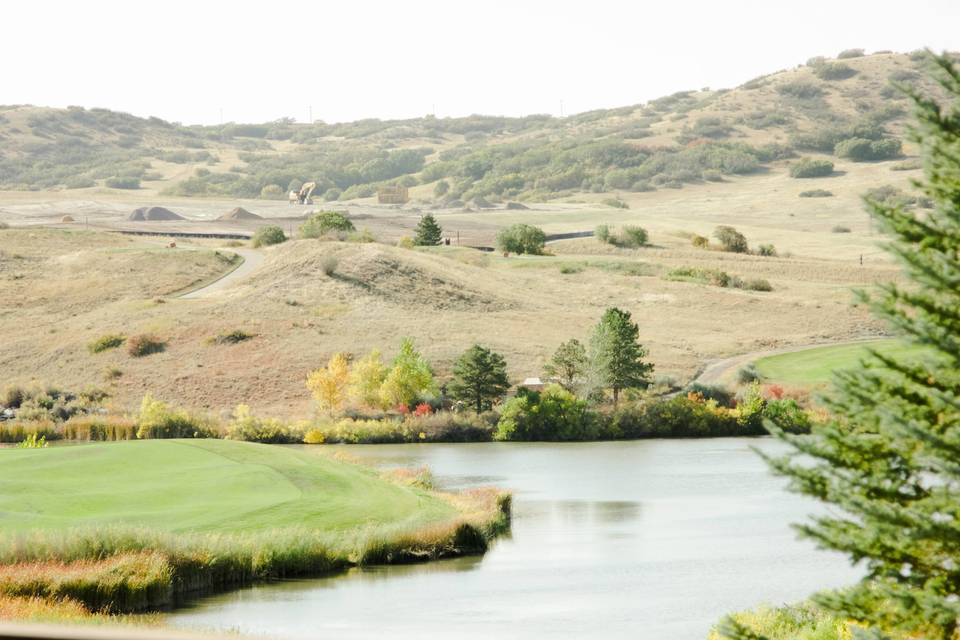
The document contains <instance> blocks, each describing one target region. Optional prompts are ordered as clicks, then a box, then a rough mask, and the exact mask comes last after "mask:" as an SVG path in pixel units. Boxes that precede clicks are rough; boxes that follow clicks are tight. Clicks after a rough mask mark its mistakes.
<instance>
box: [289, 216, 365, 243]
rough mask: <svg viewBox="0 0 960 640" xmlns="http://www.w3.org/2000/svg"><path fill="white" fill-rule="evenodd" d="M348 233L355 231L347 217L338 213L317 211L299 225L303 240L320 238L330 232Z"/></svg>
mask: <svg viewBox="0 0 960 640" xmlns="http://www.w3.org/2000/svg"><path fill="white" fill-rule="evenodd" d="M334 231H335V232H340V233H350V232H351V231H356V228H355V227H354V226H353V223H352V222H351V221H350V219H349V218H348V217H346V216H345V215H343V214H342V213H340V212H339V211H319V212H317V213H315V214H313V215H312V216H311V217H310V219H309V220H307V221H306V222H304V223H303V224H302V225H300V236H301V237H303V238H322V237H323V236H325V235H327V234H328V233H330V232H334Z"/></svg>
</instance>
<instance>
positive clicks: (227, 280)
mask: <svg viewBox="0 0 960 640" xmlns="http://www.w3.org/2000/svg"><path fill="white" fill-rule="evenodd" d="M230 251H232V252H233V253H235V254H237V255H238V256H240V257H241V258H243V262H241V263H240V266H238V267H237V268H236V269H234V270H233V271H230V272H229V273H226V274H224V275H223V276H222V277H221V278H219V279H217V280H214V281H213V282H211V283H210V284H208V285H206V286H203V287H200V288H199V289H194V290H193V291H190V292H188V293H185V294H183V295H182V296H179V297H180V298H184V299H194V298H208V297H210V296H212V295H214V294H216V293H219V292H220V291H223V290H224V289H227V288H229V287H232V286H233V285H235V284H236V283H237V282H240V281H242V280H245V279H246V278H247V276H249V275H250V274H251V273H253V272H254V271H256V270H257V268H259V267H260V265H261V264H263V254H262V253H260V252H259V251H255V250H254V249H230Z"/></svg>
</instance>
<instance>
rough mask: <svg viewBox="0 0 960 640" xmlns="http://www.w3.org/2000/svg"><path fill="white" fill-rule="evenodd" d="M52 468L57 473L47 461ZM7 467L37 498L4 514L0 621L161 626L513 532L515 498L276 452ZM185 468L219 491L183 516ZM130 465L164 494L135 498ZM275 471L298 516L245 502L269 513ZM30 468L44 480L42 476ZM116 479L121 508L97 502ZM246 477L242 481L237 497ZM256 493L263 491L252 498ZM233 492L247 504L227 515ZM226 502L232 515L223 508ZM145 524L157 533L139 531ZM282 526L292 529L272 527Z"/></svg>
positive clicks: (184, 444)
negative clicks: (78, 505) (218, 598)
mask: <svg viewBox="0 0 960 640" xmlns="http://www.w3.org/2000/svg"><path fill="white" fill-rule="evenodd" d="M132 449H136V451H132ZM183 451H187V452H188V453H186V454H184V453H183ZM50 454H54V455H53V457H55V458H57V459H56V460H48V461H47V462H46V463H44V462H43V461H42V460H39V461H38V460H37V457H38V456H47V457H49V456H50ZM141 454H146V455H141ZM0 456H3V457H4V469H0V475H4V476H10V477H9V478H7V479H8V480H10V479H11V478H12V477H16V476H17V474H19V475H20V478H21V482H22V483H23V486H24V487H29V488H28V489H24V490H23V491H19V492H18V495H17V496H16V497H13V496H9V495H8V496H6V497H4V498H3V500H4V502H5V503H13V504H5V505H4V506H3V510H4V511H16V508H17V505H19V506H20V508H22V509H24V512H22V513H20V515H21V516H23V517H18V518H15V519H11V520H8V521H7V522H6V523H0V619H17V620H19V621H58V620H60V621H69V622H82V621H90V622H103V621H114V622H117V621H119V622H124V621H127V622H131V623H136V624H151V623H152V622H153V619H152V618H151V617H150V615H149V612H155V611H159V610H162V609H166V608H170V607H172V606H176V605H179V604H182V603H183V602H184V601H185V600H186V599H188V598H190V597H192V596H195V595H198V594H202V593H213V592H218V591H225V590H229V589H232V588H237V587H240V586H244V585H248V584H251V583H253V582H257V581H263V580H276V579H284V578H294V577H320V576H324V575H331V574H335V573H338V572H341V571H344V570H346V569H348V568H351V567H363V566H368V565H377V564H404V563H416V562H425V561H429V560H436V559H441V558H451V557H456V556H462V555H470V554H481V553H484V552H485V551H486V550H487V549H488V547H489V545H490V543H491V541H492V540H493V539H494V538H496V537H497V536H499V535H501V534H503V533H505V532H506V531H507V530H509V527H510V513H511V496H510V494H508V493H504V492H501V491H499V490H496V489H478V490H473V491H467V492H461V493H443V492H439V491H436V490H435V489H433V488H432V481H431V479H430V476H429V472H428V471H426V470H422V469H421V470H416V471H402V470H400V471H397V470H395V471H391V472H385V473H380V474H378V473H377V472H375V471H373V470H371V469H369V468H366V467H363V466H361V465H359V464H357V463H351V462H345V461H343V459H342V457H337V458H338V459H334V458H331V457H329V456H317V455H312V454H306V453H302V452H298V451H292V450H290V449H282V448H276V447H267V446H265V445H257V444H250V443H230V442H223V441H195V440H193V441H182V440H181V441H176V440H174V441H164V442H139V443H133V442H131V443H111V444H107V443H104V444H96V445H89V446H84V447H64V448H57V449H48V450H44V451H35V450H29V451H28V450H6V451H2V452H0ZM191 456H193V457H191ZM196 456H200V457H199V458H197V459H195V458H196ZM134 457H135V458H136V460H135V461H134V459H133V458H134ZM184 458H186V462H183V463H182V464H183V466H184V470H183V473H185V474H186V475H187V476H189V478H188V479H190V480H191V481H196V482H197V483H198V484H199V481H200V480H203V479H206V481H208V482H209V483H210V486H207V487H198V488H197V491H199V492H200V493H201V494H204V493H205V494H206V496H207V500H208V503H207V504H203V503H202V500H201V503H198V502H197V501H196V500H194V501H192V502H187V503H186V504H182V503H181V502H180V501H179V500H178V499H177V496H176V495H175V492H176V488H173V489H171V488H170V487H169V486H167V485H166V484H163V483H160V482H156V481H157V480H158V479H159V478H163V477H164V474H168V473H169V468H170V467H172V466H174V465H179V464H181V463H180V461H181V460H183V459H184ZM130 464H136V465H137V466H138V468H141V472H142V473H143V474H144V475H145V476H146V478H147V480H146V481H145V482H154V484H152V485H145V484H144V483H143V482H141V484H137V485H136V486H133V487H131V486H130V485H131V484H134V482H131V478H129V477H128V476H127V475H124V474H123V473H122V470H123V469H125V468H126V467H127V466H128V465H130ZM25 465H26V466H25ZM51 465H56V467H55V466H51ZM204 465H205V466H204ZM264 465H266V466H268V467H269V468H271V469H273V470H274V471H276V472H277V473H283V474H286V476H288V477H287V478H286V479H285V481H286V482H288V483H290V484H291V486H292V488H293V491H294V494H296V493H298V492H300V493H302V494H303V495H304V496H307V497H306V498H303V499H301V500H300V501H299V502H297V501H294V502H297V504H294V505H293V506H291V501H290V500H289V496H286V495H284V496H279V497H278V498H277V502H276V504H268V505H267V506H266V507H265V508H264V509H260V510H257V509H252V510H251V509H250V507H249V506H246V501H247V500H248V499H251V500H256V499H261V498H262V493H263V492H264V491H268V490H273V487H275V486H282V485H283V481H278V480H276V479H275V478H266V477H264V476H263V473H262V468H263V467H264ZM13 467H16V468H13ZM31 468H38V471H37V472H36V473H34V474H33V475H32V476H31V474H30V471H29V469H31ZM55 468H57V469H60V470H59V471H52V469H55ZM197 468H203V469H204V471H203V473H198V472H196V471H195V470H196V469H197ZM225 468H226V469H227V470H226V471H221V469H225ZM211 469H213V471H211ZM180 471H181V470H178V475H179V474H180ZM111 473H112V475H113V476H115V477H113V481H116V482H118V483H120V484H122V485H125V486H126V490H125V491H123V492H117V494H118V496H119V497H116V496H113V495H111V496H110V497H109V498H103V497H102V496H101V498H99V499H98V498H96V496H94V497H93V498H91V496H90V493H89V492H90V491H93V492H95V491H96V487H90V488H89V490H88V489H87V488H86V487H83V486H82V485H83V483H84V481H85V480H89V479H90V478H92V477H93V475H94V474H97V475H99V476H100V478H99V479H98V480H96V481H95V482H101V483H106V484H110V482H111ZM211 473H212V474H213V476H211V475H210V474H211ZM11 474H13V476H11ZM190 474H194V475H193V476H190ZM68 475H69V476H70V478H67V477H66V476H68ZM238 475H243V477H244V480H243V481H242V482H240V483H239V484H236V485H234V484H231V483H232V482H234V480H235V478H236V476H238ZM217 476H219V480H218V479H217ZM255 480H259V481H261V482H263V484H264V485H266V486H258V487H255V488H253V489H252V491H251V487H250V486H249V484H250V482H253V481H255ZM11 481H12V482H14V483H16V481H15V480H11ZM185 481H186V480H181V481H180V482H181V484H182V483H183V482H185ZM218 482H219V484H217V483H218ZM63 483H66V484H73V485H74V486H76V485H77V483H79V484H80V485H81V487H82V488H81V489H80V490H79V492H78V490H77V489H74V490H73V493H74V495H73V497H72V498H71V497H70V496H69V495H55V496H53V497H51V493H52V491H53V489H54V488H55V487H61V488H64V494H68V493H70V489H69V488H65V485H64V484H63ZM224 483H225V485H224ZM271 483H272V484H271ZM294 483H295V484H296V486H293V484H294ZM141 485H143V486H141ZM345 485H346V486H345ZM104 486H106V485H104ZM331 488H334V489H335V490H334V491H332V492H331V491H330V489H331ZM232 490H237V492H238V494H237V495H238V496H240V498H242V500H241V501H240V502H230V501H229V496H230V492H231V491H232ZM351 491H352V493H351ZM171 492H174V495H171ZM344 492H346V493H347V494H349V495H347V497H346V498H344V497H343V494H344ZM378 492H379V493H378ZM80 493H83V495H84V496H85V497H84V501H85V502H90V503H91V504H87V505H86V506H84V507H83V515H80V513H79V512H78V513H75V514H71V513H70V510H69V509H65V510H64V511H66V512H67V514H68V515H63V516H62V515H61V514H62V511H56V510H54V508H53V504H52V503H50V501H51V500H52V501H53V502H57V501H61V502H62V501H65V500H66V501H69V500H72V499H76V498H78V497H79V494H80ZM24 494H27V495H24ZM225 494H226V497H225V498H224V495H225ZM380 494H382V495H380ZM360 495H362V496H364V497H365V498H366V497H367V496H370V495H376V496H377V499H376V500H374V499H372V498H371V499H369V500H368V502H363V503H362V504H360V505H356V504H355V503H356V502H357V501H359V500H362V499H357V500H354V498H356V497H357V496H360ZM224 500H226V503H227V506H226V507H223V506H221V504H222V502H223V501H224ZM48 503H50V504H48ZM301 503H302V504H301ZM348 503H350V504H348ZM399 505H402V507H403V508H402V509H401V506H399ZM218 508H219V509H222V510H223V513H222V514H218V515H219V516H221V519H220V520H216V521H214V520H210V517H209V516H207V515H206V514H207V513H208V512H209V511H211V510H213V511H216V510H217V509H218ZM374 509H376V510H377V512H375V513H374V512H373V510H374ZM285 510H286V511H285ZM351 510H352V511H351ZM154 512H156V513H160V514H161V516H160V517H159V518H160V520H161V521H160V522H155V521H151V520H150V514H151V513H154ZM261 512H264V513H266V514H268V517H267V518H266V520H264V518H263V517H261V519H260V520H258V519H257V517H258V515H257V514H258V513H260V514H261V516H262V513H261ZM344 512H346V513H347V515H342V514H343V513H344ZM201 513H202V514H203V515H199V514H201ZM331 513H334V514H336V513H340V514H341V515H339V516H337V515H333V516H331V515H330V514H331ZM348 516H349V517H348ZM141 518H145V519H146V521H147V522H150V523H151V524H149V525H143V524H140V523H141V522H143V521H144V520H143V519H141ZM198 518H199V519H200V520H199V521H198ZM205 518H206V519H205ZM337 518H339V519H337ZM274 519H276V520H277V521H278V522H284V523H286V526H276V527H274V526H269V522H272V521H273V520H274ZM191 523H193V524H194V525H195V526H193V527H191ZM74 524H78V525H79V526H73V525H74ZM144 612H146V615H140V614H142V613H144ZM118 614H138V615H134V616H127V615H118Z"/></svg>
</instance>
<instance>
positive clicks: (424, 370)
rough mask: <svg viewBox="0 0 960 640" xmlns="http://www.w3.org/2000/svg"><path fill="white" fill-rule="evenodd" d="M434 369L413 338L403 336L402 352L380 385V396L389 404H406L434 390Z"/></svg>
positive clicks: (394, 360)
mask: <svg viewBox="0 0 960 640" xmlns="http://www.w3.org/2000/svg"><path fill="white" fill-rule="evenodd" d="M434 388H435V384H434V381H433V371H432V370H431V369H430V365H429V364H428V363H427V361H426V360H425V359H424V357H423V355H421V353H420V352H419V351H417V350H416V348H415V347H414V346H413V340H411V339H410V338H403V339H402V340H401V341H400V352H399V353H398V354H397V357H396V358H394V359H393V365H392V366H391V368H390V372H389V373H388V374H387V377H386V379H385V380H384V381H383V385H382V386H381V387H380V398H381V400H382V401H383V403H384V404H385V405H387V406H394V407H395V406H398V405H405V406H407V407H409V406H410V405H411V404H412V403H413V401H414V400H417V399H418V398H422V397H423V396H424V395H425V394H427V393H432V392H433V391H434Z"/></svg>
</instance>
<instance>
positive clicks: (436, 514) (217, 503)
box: [0, 440, 457, 533]
mask: <svg viewBox="0 0 960 640" xmlns="http://www.w3.org/2000/svg"><path fill="white" fill-rule="evenodd" d="M0 485H2V486H3V487H4V491H3V492H2V493H0V533H5V532H20V531H27V530H34V529H46V530H51V529H67V528H74V527H86V526H103V525H126V526H142V527H146V528H149V529H151V530H160V531H166V532H221V533H227V532H256V531H264V530H269V529H280V528H286V527H308V528H311V529H317V530H323V531H329V532H339V531H343V530H346V529H352V528H356V527H361V526H376V525H391V526H397V527H402V528H410V529H413V528H416V527H420V526H423V525H428V524H432V523H437V522H442V521H445V520H450V519H452V518H454V517H456V516H457V510H456V509H455V508H454V507H453V506H452V505H451V504H449V503H448V502H446V501H444V500H442V499H440V498H438V497H437V496H435V495H432V494H431V493H430V492H428V491H425V490H422V489H419V488H416V487H412V486H404V485H400V484H396V483H392V482H388V481H385V480H383V479H381V478H380V477H378V476H377V475H376V474H375V473H373V472H372V471H370V470H367V469H365V468H363V467H360V466H357V465H352V464H346V463H342V462H338V461H335V460H331V459H329V458H327V457H323V456H319V455H313V454H309V453H303V452H300V451H295V450H291V449H288V448H283V447H276V446H270V445H261V444H253V443H248V442H233V441H229V440H142V441H126V442H115V443H106V444H92V445H81V446H69V447H50V448H46V449H7V450H2V451H0Z"/></svg>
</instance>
